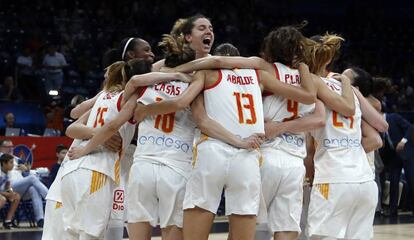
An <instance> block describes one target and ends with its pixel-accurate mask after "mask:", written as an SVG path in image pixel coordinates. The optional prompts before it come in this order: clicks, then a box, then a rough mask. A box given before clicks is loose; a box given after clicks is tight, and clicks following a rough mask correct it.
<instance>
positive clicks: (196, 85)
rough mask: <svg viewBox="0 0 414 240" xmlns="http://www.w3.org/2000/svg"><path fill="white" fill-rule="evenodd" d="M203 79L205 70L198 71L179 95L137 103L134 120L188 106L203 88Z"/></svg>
mask: <svg viewBox="0 0 414 240" xmlns="http://www.w3.org/2000/svg"><path fill="white" fill-rule="evenodd" d="M204 80H205V72H204V71H198V72H197V73H196V74H195V75H194V76H193V81H192V83H191V84H190V85H189V86H188V88H187V89H186V90H185V91H184V92H183V93H182V94H181V95H179V96H177V97H175V98H172V99H169V100H164V101H160V102H156V103H151V104H149V105H139V106H138V107H137V109H136V111H135V114H134V120H136V121H137V122H140V121H141V120H142V119H144V118H145V117H146V116H153V115H159V114H167V113H171V112H177V111H179V110H181V109H184V108H185V107H187V106H189V105H190V103H191V102H192V101H193V100H194V99H195V98H196V97H197V95H198V94H199V93H200V92H201V91H202V90H203V88H204Z"/></svg>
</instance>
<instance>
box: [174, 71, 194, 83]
mask: <svg viewBox="0 0 414 240" xmlns="http://www.w3.org/2000/svg"><path fill="white" fill-rule="evenodd" d="M177 77H178V80H180V81H181V82H185V83H191V82H192V81H193V77H192V76H190V75H189V74H186V73H177Z"/></svg>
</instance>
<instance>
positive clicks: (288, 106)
mask: <svg viewBox="0 0 414 240" xmlns="http://www.w3.org/2000/svg"><path fill="white" fill-rule="evenodd" d="M273 66H274V69H275V75H276V77H277V78H278V79H279V80H280V81H281V82H284V83H286V84H290V85H293V86H300V84H301V79H300V74H299V71H298V70H297V69H293V68H290V67H289V66H286V65H284V64H281V63H278V62H276V63H274V64H273ZM263 109H264V110H263V112H264V117H265V119H269V120H271V121H274V122H284V121H290V120H293V119H296V118H299V117H303V116H306V115H308V114H310V113H312V112H313V111H314V110H315V104H309V105H307V104H302V103H299V102H297V101H293V100H291V99H287V98H284V97H280V96H276V95H273V94H268V93H265V94H264V97H263ZM264 146H273V147H277V148H280V149H283V150H285V151H287V152H289V153H291V154H293V155H296V156H299V157H302V158H304V157H305V156H306V146H305V135H304V133H300V134H292V133H283V134H282V135H280V136H278V137H276V138H274V139H271V140H270V141H267V142H266V143H265V144H264Z"/></svg>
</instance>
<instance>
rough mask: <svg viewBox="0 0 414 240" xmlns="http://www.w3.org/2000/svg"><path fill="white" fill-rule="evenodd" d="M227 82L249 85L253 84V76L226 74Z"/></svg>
mask: <svg viewBox="0 0 414 240" xmlns="http://www.w3.org/2000/svg"><path fill="white" fill-rule="evenodd" d="M227 82H231V83H233V84H238V85H250V84H254V81H253V77H252V76H243V77H242V76H237V75H232V74H229V75H227Z"/></svg>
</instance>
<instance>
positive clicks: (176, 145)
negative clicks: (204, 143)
mask: <svg viewBox="0 0 414 240" xmlns="http://www.w3.org/2000/svg"><path fill="white" fill-rule="evenodd" d="M138 143H139V144H141V145H146V144H153V145H157V146H160V147H164V148H170V149H175V150H177V151H182V152H184V153H188V151H191V147H190V145H189V144H188V143H186V142H184V141H182V140H179V139H176V138H174V137H169V136H165V135H162V136H151V135H149V136H145V135H144V136H141V137H139V138H138Z"/></svg>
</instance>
